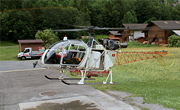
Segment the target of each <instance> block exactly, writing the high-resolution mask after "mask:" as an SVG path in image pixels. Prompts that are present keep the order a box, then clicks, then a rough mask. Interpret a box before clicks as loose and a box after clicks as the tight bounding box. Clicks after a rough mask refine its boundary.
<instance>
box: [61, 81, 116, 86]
mask: <svg viewBox="0 0 180 110" xmlns="http://www.w3.org/2000/svg"><path fill="white" fill-rule="evenodd" d="M61 81H62V82H63V83H64V84H66V85H97V84H101V85H102V84H118V83H117V82H115V83H84V84H78V83H68V82H66V81H64V80H61Z"/></svg>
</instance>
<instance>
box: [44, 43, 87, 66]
mask: <svg viewBox="0 0 180 110" xmlns="http://www.w3.org/2000/svg"><path fill="white" fill-rule="evenodd" d="M87 49H88V46H87V44H85V43H84V42H82V41H80V40H66V41H60V42H56V43H55V44H53V45H52V46H50V48H48V49H47V50H46V51H45V54H44V55H45V56H44V57H43V59H42V60H43V62H44V64H60V65H79V64H80V63H81V61H82V60H83V58H84V57H85V53H86V50H87Z"/></svg>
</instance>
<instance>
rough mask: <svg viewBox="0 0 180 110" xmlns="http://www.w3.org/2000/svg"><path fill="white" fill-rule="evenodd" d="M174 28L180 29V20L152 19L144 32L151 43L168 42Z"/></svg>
mask: <svg viewBox="0 0 180 110" xmlns="http://www.w3.org/2000/svg"><path fill="white" fill-rule="evenodd" d="M173 30H180V21H151V22H150V23H149V24H148V25H147V26H146V29H145V31H143V32H144V33H145V38H148V39H147V40H148V42H149V43H152V42H154V43H155V44H167V43H168V37H169V36H171V35H172V34H173Z"/></svg>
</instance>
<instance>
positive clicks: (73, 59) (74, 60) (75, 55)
mask: <svg viewBox="0 0 180 110" xmlns="http://www.w3.org/2000/svg"><path fill="white" fill-rule="evenodd" d="M65 49H67V56H66V57H65V58H64V59H63V61H62V64H75V65H77V64H79V63H80V62H81V60H82V59H83V57H84V54H85V49H84V47H83V46H81V44H69V45H67V46H66V47H65Z"/></svg>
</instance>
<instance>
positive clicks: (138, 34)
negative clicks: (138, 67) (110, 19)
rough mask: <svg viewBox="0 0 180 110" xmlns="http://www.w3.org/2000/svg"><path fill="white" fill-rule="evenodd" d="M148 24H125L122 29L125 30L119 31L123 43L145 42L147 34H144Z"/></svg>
mask: <svg viewBox="0 0 180 110" xmlns="http://www.w3.org/2000/svg"><path fill="white" fill-rule="evenodd" d="M146 26H147V24H123V25H122V27H123V28H125V30H120V31H118V32H119V33H121V34H122V41H123V42H129V41H131V39H132V40H136V41H139V42H143V41H145V40H146V39H147V38H145V34H144V33H143V32H142V31H143V30H145V28H146Z"/></svg>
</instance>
